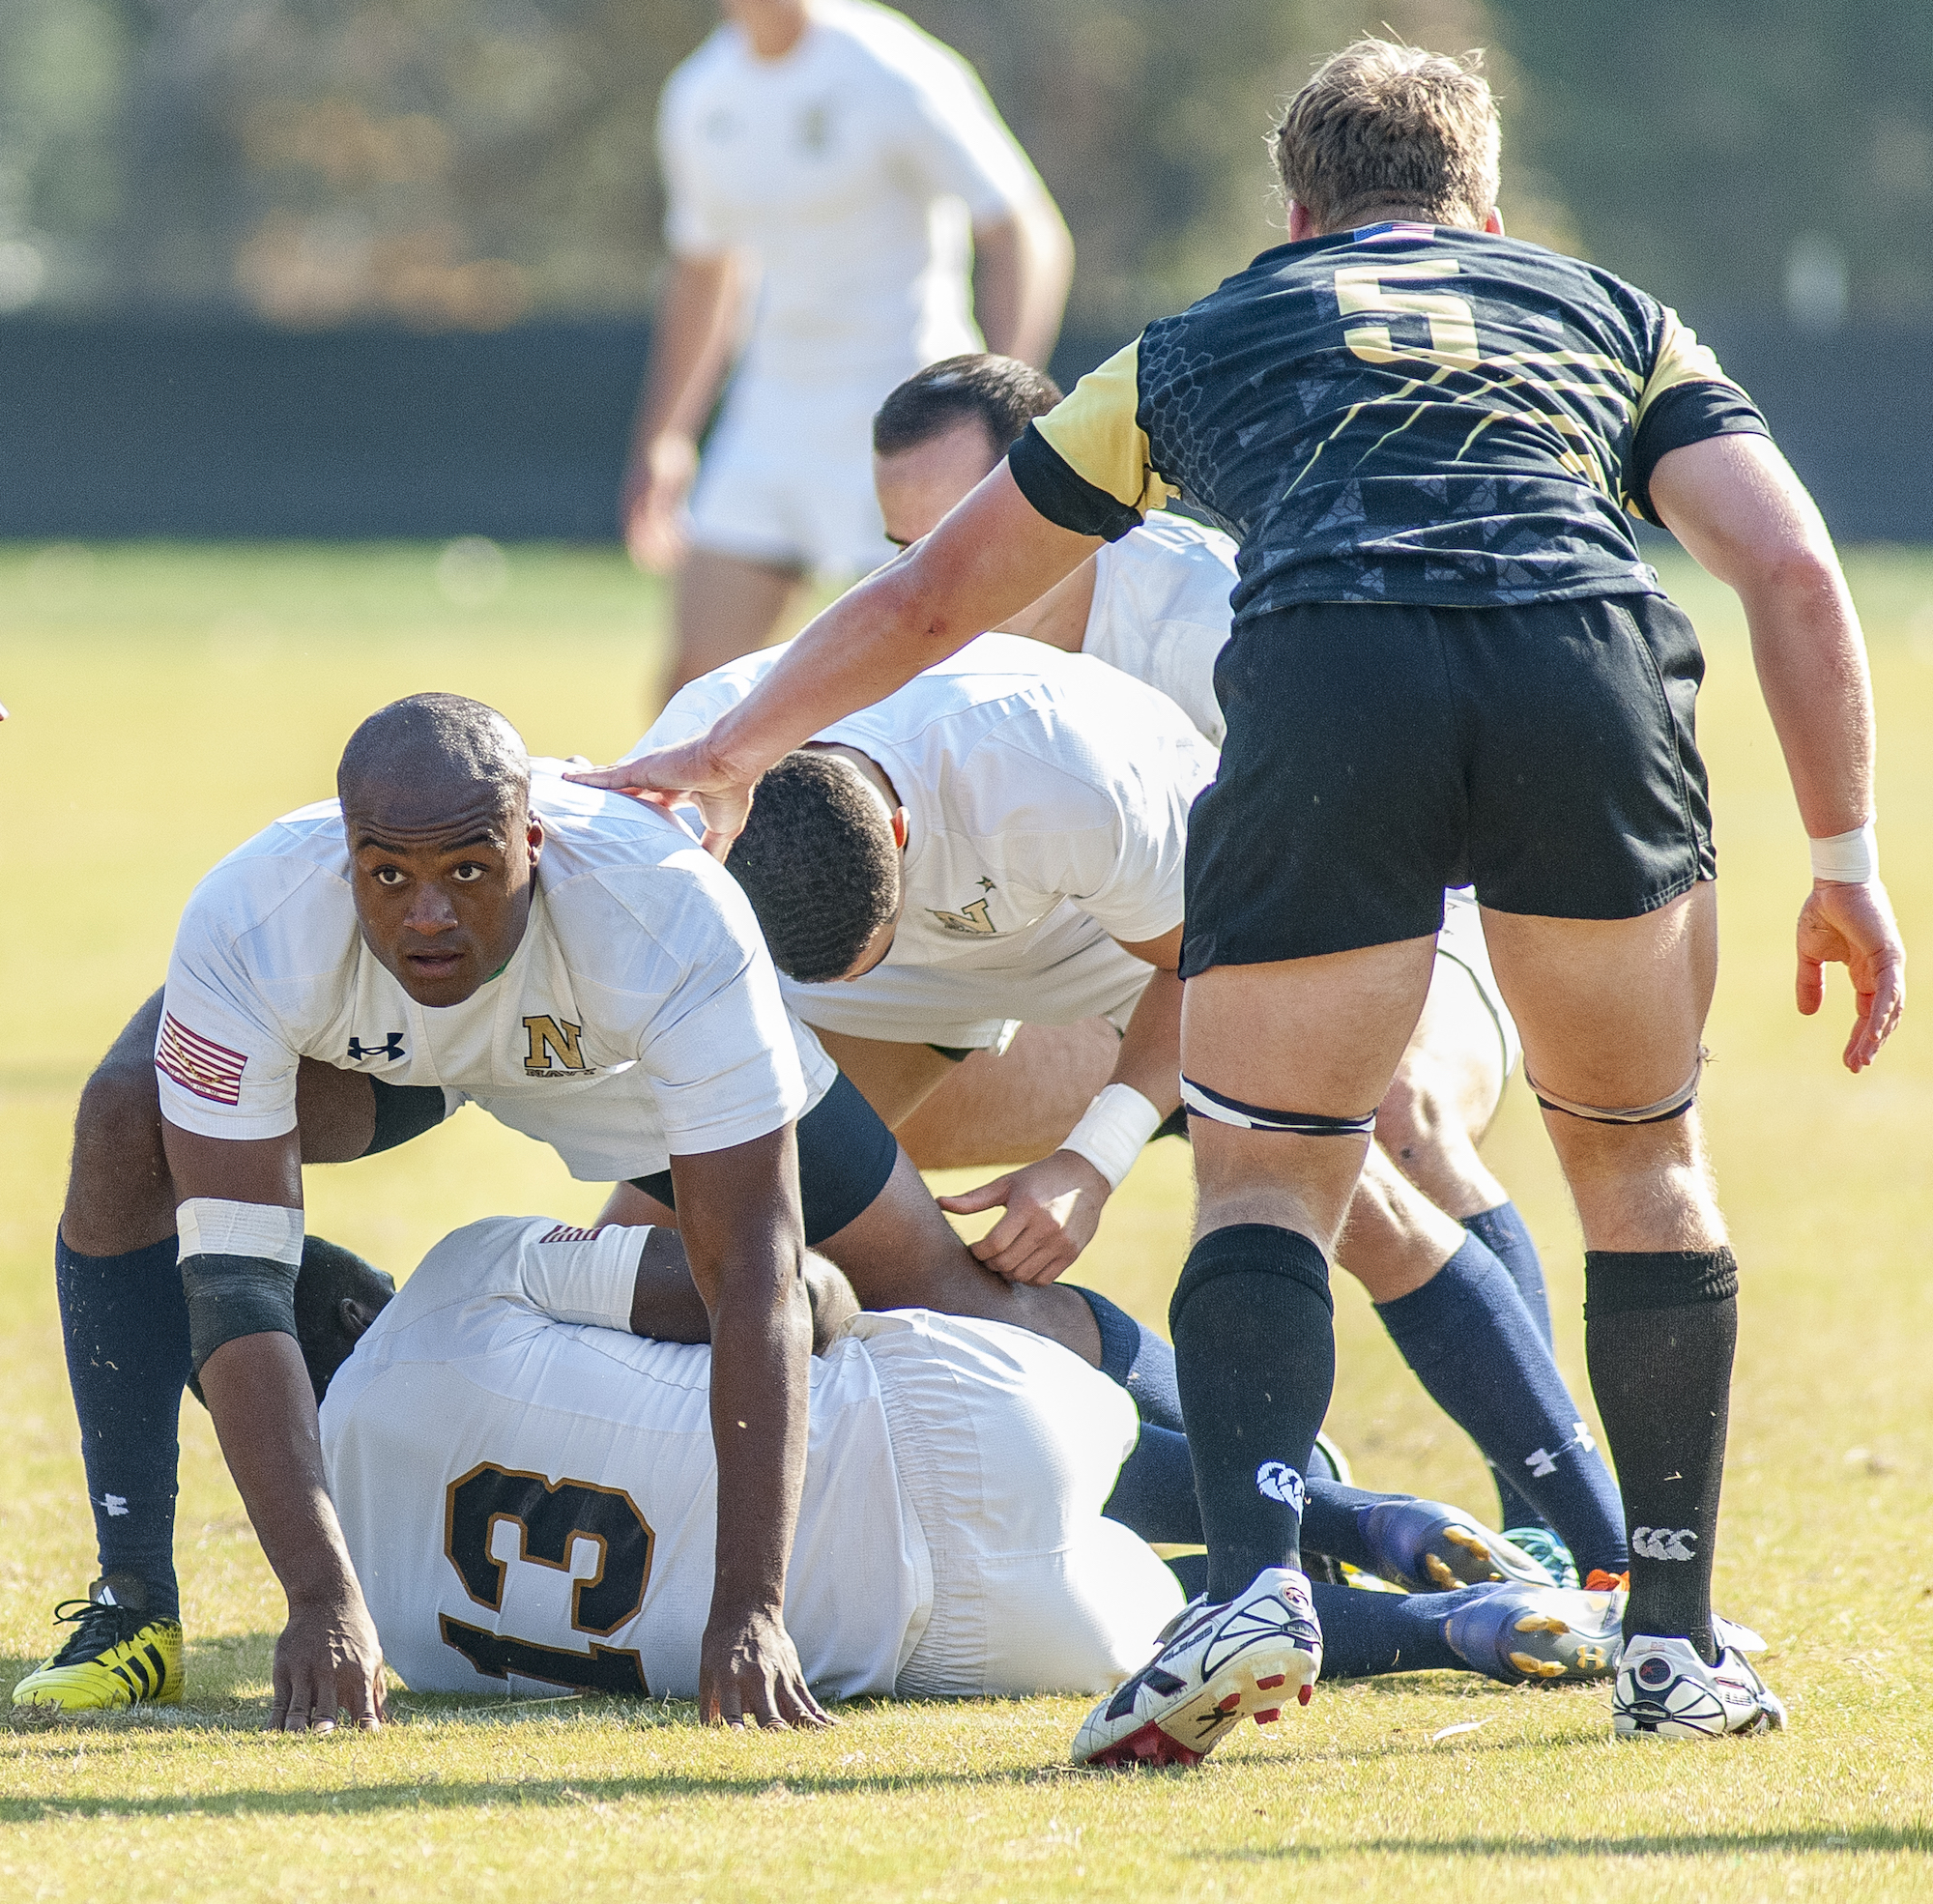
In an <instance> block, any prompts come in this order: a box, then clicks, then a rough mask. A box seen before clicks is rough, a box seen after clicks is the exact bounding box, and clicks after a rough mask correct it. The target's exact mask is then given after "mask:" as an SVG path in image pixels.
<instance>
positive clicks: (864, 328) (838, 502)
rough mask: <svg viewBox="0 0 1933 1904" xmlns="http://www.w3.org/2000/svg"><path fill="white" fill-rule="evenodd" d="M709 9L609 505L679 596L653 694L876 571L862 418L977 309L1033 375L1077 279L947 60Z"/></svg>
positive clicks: (878, 555)
mask: <svg viewBox="0 0 1933 1904" xmlns="http://www.w3.org/2000/svg"><path fill="white" fill-rule="evenodd" d="M723 11H724V14H725V16H726V17H725V21H724V23H723V24H722V25H721V26H719V28H718V29H717V30H716V32H714V33H713V34H712V35H711V37H710V38H709V39H708V40H707V41H706V43H704V44H703V45H702V46H701V47H699V49H698V50H697V51H696V52H695V53H693V54H692V56H691V57H690V58H689V59H688V60H686V61H685V62H684V64H683V65H682V66H680V67H679V68H678V71H677V72H675V73H673V75H672V77H671V80H670V82H669V84H668V85H667V86H666V88H665V92H664V98H663V101H662V102H661V105H660V107H659V118H658V146H659V152H660V156H661V162H662V165H663V170H664V178H665V186H666V193H667V198H668V201H669V205H668V211H667V215H666V223H665V233H666V241H667V244H668V245H669V248H670V250H671V252H672V256H673V259H674V264H673V269H672V276H671V282H670V285H669V287H668V288H667V290H666V293H665V296H664V300H663V303H662V304H661V305H660V307H659V313H658V319H657V325H656V329H655V332H654V333H653V338H652V346H651V360H650V364H649V368H648V370H647V372H646V377H645V389H644V395H643V398H642V401H641V404H640V407H639V412H638V419H637V425H636V430H635V435H634V440H633V445H632V451H631V461H630V467H629V470H628V472H627V474H626V476H625V480H624V490H623V497H622V502H621V513H622V516H623V524H624V534H625V539H626V541H627V543H628V544H629V547H630V551H631V555H632V557H633V559H634V560H635V561H636V562H638V563H640V564H641V565H642V566H644V567H646V568H648V569H651V570H653V571H655V572H657V573H660V574H663V573H672V574H674V575H675V576H676V583H675V591H674V599H675V625H676V633H677V653H676V656H675V658H674V661H673V665H672V673H671V678H670V680H669V681H668V683H667V684H666V692H667V693H670V692H675V691H676V690H677V689H678V688H679V687H681V686H682V685H683V684H684V683H685V682H686V681H688V680H690V679H691V678H693V677H695V676H697V675H702V674H704V673H705V672H706V671H707V670H708V669H711V668H715V667H717V666H718V665H719V663H721V662H724V661H729V660H731V659H732V658H733V657H734V656H735V655H738V654H743V653H745V652H747V651H748V650H749V649H755V648H757V647H759V646H760V645H761V644H762V643H764V642H765V640H766V639H767V638H768V637H769V636H770V634H771V632H772V629H773V627H774V625H775V624H776V623H777V621H778V619H779V617H780V615H781V613H782V612H783V611H784V608H785V605H786V602H787V600H788V598H789V597H790V595H791V594H792V592H793V588H794V586H795V585H796V584H797V583H798V582H799V581H800V580H801V579H803V578H804V577H805V576H806V575H808V574H810V573H814V572H818V573H822V574H825V575H828V576H832V577H836V578H842V579H843V578H850V577H851V576H854V575H859V574H863V573H865V572H866V570H868V569H870V568H873V567H876V566H877V565H878V564H879V563H881V562H883V561H884V560H885V559H886V557H887V556H888V555H889V554H890V553H891V552H890V550H889V549H888V548H887V546H886V544H885V541H884V539H883V537H882V535H881V534H880V517H879V508H878V505H876V503H875V502H874V500H873V485H872V475H871V469H870V463H869V431H870V426H871V421H872V415H873V411H874V408H875V407H876V406H877V405H878V403H879V401H880V398H881V397H882V396H884V395H885V393H886V391H887V390H889V389H892V387H893V386H894V385H895V384H897V383H898V382H900V380H901V379H902V378H904V377H907V376H909V375H910V374H911V373H912V372H913V371H914V370H917V369H918V368H919V367H920V366H921V365H922V364H924V363H931V362H932V361H934V360H935V359H937V358H943V357H950V356H952V355H954V354H955V353H956V352H959V351H964V350H971V349H973V348H975V347H976V346H977V345H978V344H979V342H980V336H979V335H978V334H976V332H975V328H974V315H975V311H976V309H977V313H978V317H979V324H980V330H981V332H984V334H985V339H986V342H987V344H988V345H989V346H990V347H991V348H992V349H994V350H996V351H1001V352H1004V353H1006V354H1008V355H1010V356H1014V357H1019V358H1023V359H1025V360H1027V361H1031V362H1045V361H1046V359H1047V354H1048V352H1049V351H1050V350H1052V348H1053V340H1054V336H1055V334H1056V333H1057V332H1058V331H1059V328H1060V313H1061V309H1062V306H1063V305H1064V303H1065V302H1066V298H1067V285H1068V280H1069V278H1070V276H1071V274H1072V272H1073V259H1074V254H1073V246H1072V245H1071V243H1070V241H1069V239H1068V237H1067V231H1066V227H1065V225H1064V224H1063V223H1062V222H1061V218H1060V214H1059V212H1058V211H1057V210H1056V209H1055V207H1054V205H1053V200H1052V199H1051V198H1050V197H1049V196H1048V193H1047V189H1046V188H1045V187H1044V186H1043V185H1042V184H1041V182H1040V179H1039V177H1038V175H1037V174H1036V173H1035V172H1034V169H1033V167H1032V165H1031V164H1030V163H1029V162H1028V160H1027V158H1026V155H1025V154H1024V152H1022V150H1021V149H1020V146H1019V145H1018V144H1017V143H1016V141H1015V139H1014V137H1013V134H1012V133H1011V132H1009V131H1008V130H1007V129H1006V127H1005V126H1004V125H1002V124H1001V122H1000V118H999V115H998V114H997V113H996V112H995V109H994V106H993V103H992V101H990V100H989V99H988V98H987V95H986V92H985V91H984V89H983V88H982V87H981V85H980V82H979V79H978V78H977V76H976V75H975V74H974V72H973V71H972V69H971V68H970V67H969V66H967V64H966V62H965V61H964V60H963V59H961V58H960V56H959V55H958V54H957V53H954V52H953V51H952V50H951V49H950V48H948V47H946V46H943V45H941V44H940V43H938V41H936V40H934V39H932V38H930V37H929V36H928V35H926V34H924V33H922V32H921V31H920V30H919V29H918V28H917V27H915V26H914V25H913V24H912V23H911V22H910V21H909V20H908V19H906V18H905V17H904V16H903V15H901V14H896V13H894V12H892V11H890V10H889V9H887V8H884V7H880V6H875V5H873V4H871V0H724V7H723ZM969 239H970V258H971V267H970V290H969V263H968V260H969ZM735 355H736V358H737V367H736V374H735V375H734V377H733V381H732V386H731V389H730V391H729V392H728V394H727V397H726V401H725V408H724V412H723V415H722V416H721V417H720V418H719V420H718V425H717V428H716V430H715V431H714V432H713V434H712V436H711V439H710V441H709V443H708V444H707V448H706V454H705V460H704V466H703V469H702V470H701V469H700V467H699V459H698V447H697V446H698V439H699V437H700V435H701V433H702V432H703V430H704V428H705V425H706V421H707V418H708V417H709V415H710V412H711V406H712V402H713V400H714V398H715V397H716V395H717V392H718V388H719V385H720V382H721V381H722V380H723V378H724V376H725V374H726V372H727V370H728V368H729V367H730V366H731V364H732V361H733V359H734V357H735ZM694 481H695V487H694ZM687 501H688V503H689V510H688V513H687Z"/></svg>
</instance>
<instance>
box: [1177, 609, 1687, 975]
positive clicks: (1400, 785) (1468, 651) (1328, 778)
mask: <svg viewBox="0 0 1933 1904" xmlns="http://www.w3.org/2000/svg"><path fill="white" fill-rule="evenodd" d="M1704 672H1705V662H1704V656H1703V655H1702V653H1701V652H1700V651H1699V648H1698V638H1697V635H1696V633H1695V632H1694V631H1693V629H1692V626H1691V623H1690V621H1689V620H1688V619H1687V618H1686V617H1685V616H1684V615H1683V614H1682V613H1680V611H1679V610H1678V609H1677V608H1675V607H1673V605H1672V604H1671V603H1670V602H1668V601H1666V600H1665V599H1664V598H1663V597H1662V596H1661V595H1610V596H1600V597H1597V598H1595V599H1588V600H1582V601H1561V602H1536V603H1531V604H1529V605H1527V606H1524V607H1518V608H1415V607H1407V606H1399V605H1380V604H1373V603H1343V602H1337V603H1327V602H1316V603H1305V604H1302V605H1300V606H1298V607H1294V608H1288V609H1284V610H1283V611H1281V612H1280V613H1278V614H1275V615H1272V616H1267V617H1263V618H1259V619H1257V620H1254V621H1249V622H1246V623H1243V624H1240V625H1238V628H1237V631H1236V633H1235V636H1234V638H1233V639H1232V640H1231V641H1230V642H1229V643H1228V645H1227V646H1226V648H1225V649H1223V650H1222V655H1221V659H1220V660H1219V661H1218V662H1217V664H1216V668H1215V690H1216V693H1217V695H1218V696H1219V697H1220V699H1221V703H1222V707H1223V711H1224V712H1225V713H1226V716H1227V720H1228V734H1227V738H1226V740H1225V741H1224V743H1223V747H1222V764H1221V769H1220V771H1219V772H1218V773H1217V775H1216V777H1215V782H1214V784H1213V785H1212V786H1211V787H1210V788H1209V789H1208V790H1207V792H1205V793H1203V794H1202V795H1201V797H1200V798H1199V799H1198V800H1197V801H1196V803H1195V809H1194V812H1193V814H1192V815H1191V817H1190V820H1189V829H1188V925H1187V931H1186V935H1185V942H1184V944H1183V947H1182V954H1181V975H1182V976H1183V977H1184V978H1190V977H1193V976H1194V975H1195V974H1196V973H1197V972H1203V971H1206V970H1208V969H1209V968H1210V967H1211V966H1249V965H1261V964H1266V963H1268V962H1270V961H1273V960H1278V959H1306V958H1313V957H1317V956H1319V955H1321V954H1323V953H1329V952H1347V951H1352V950H1354V949H1356V948H1357V947H1359V946H1365V945H1384V944H1389V943H1391V942H1393V941H1395V940H1398V939H1404V938H1423V937H1425V936H1426V935H1428V934H1430V933H1434V932H1435V931H1436V930H1437V929H1438V928H1439V927H1440V926H1441V925H1442V923H1443V890H1444V888H1445V887H1446V886H1457V885H1470V884H1474V885H1475V887H1476V889H1477V897H1478V899H1479V900H1480V901H1481V902H1482V903H1483V904H1484V905H1486V906H1488V907H1493V908H1494V909H1497V910H1498V911H1502V912H1520V913H1533V914H1542V915H1544V916H1548V917H1553V918H1563V919H1627V918H1634V917H1636V916H1637V915H1638V914H1640V913H1644V912H1650V911H1654V910H1656V909H1658V908H1659V907H1660V906H1663V905H1665V904H1667V903H1668V902H1669V901H1671V900H1673V899H1676V898H1677V897H1679V895H1680V894H1682V893H1685V892H1688V891H1689V890H1690V888H1691V887H1692V886H1693V885H1694V884H1696V883H1697V882H1698V881H1699V880H1709V879H1711V878H1712V877H1713V876H1714V874H1715V873H1716V871H1717V861H1716V858H1715V855H1714V852H1713V848H1712V816H1711V808H1710V805H1709V803H1708V800H1707V790H1706V780H1705V766H1704V763H1703V762H1702V761H1701V760H1700V759H1699V757H1698V747H1697V741H1696V738H1695V732H1694V723H1693V709H1694V706H1695V703H1696V700H1697V695H1698V685H1699V682H1700V681H1701V680H1702V679H1703V678H1704Z"/></svg>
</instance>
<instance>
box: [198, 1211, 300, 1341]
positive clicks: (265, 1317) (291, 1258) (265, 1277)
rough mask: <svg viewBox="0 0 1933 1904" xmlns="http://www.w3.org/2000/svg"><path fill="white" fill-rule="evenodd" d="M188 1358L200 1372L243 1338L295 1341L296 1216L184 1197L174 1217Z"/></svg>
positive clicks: (289, 1213)
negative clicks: (185, 1309)
mask: <svg viewBox="0 0 1933 1904" xmlns="http://www.w3.org/2000/svg"><path fill="white" fill-rule="evenodd" d="M175 1224H176V1227H177V1229H178V1230H179V1231H180V1235H181V1254H180V1258H179V1260H180V1263H181V1279H182V1291H183V1293H184V1294H185V1295H186V1296H187V1298H188V1350H189V1355H190V1359H191V1360H192V1363H193V1366H194V1371H195V1373H196V1374H197V1375H199V1374H200V1372H201V1368H202V1364H203V1363H205V1362H206V1361H207V1360H208V1358H209V1357H210V1356H211V1355H213V1354H214V1353H215V1351H216V1349H218V1348H219V1347H221V1345H222V1344H223V1343H224V1342H232V1341H236V1340H237V1339H238V1338H240V1337H243V1336H263V1335H285V1336H293V1335H294V1334H295V1333H296V1278H297V1277H298V1276H299V1275H300V1274H301V1273H302V1254H303V1213H302V1212H301V1211H300V1210H285V1209H283V1208H282V1207H281V1206H280V1205H279V1204H274V1203H233V1202H230V1201H228V1200H227V1199H226V1198H225V1197H189V1198H188V1201H187V1202H186V1203H184V1204H183V1205H182V1206H181V1208H180V1209H179V1210H178V1211H176V1213H175Z"/></svg>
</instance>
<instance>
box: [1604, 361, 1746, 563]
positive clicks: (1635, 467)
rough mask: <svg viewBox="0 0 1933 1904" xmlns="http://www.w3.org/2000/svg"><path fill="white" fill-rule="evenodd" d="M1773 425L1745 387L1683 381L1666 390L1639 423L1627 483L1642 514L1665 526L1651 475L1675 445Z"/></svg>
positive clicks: (1740, 433) (1658, 526)
mask: <svg viewBox="0 0 1933 1904" xmlns="http://www.w3.org/2000/svg"><path fill="white" fill-rule="evenodd" d="M1771 434H1772V428H1771V426H1770V425H1769V424H1768V423H1767V422H1766V420H1765V418H1764V417H1763V416H1762V415H1761V414H1760V412H1759V408H1758V406H1757V405H1756V404H1755V403H1753V401H1752V400H1751V398H1750V397H1748V396H1747V395H1746V394H1745V391H1744V390H1742V389H1737V388H1736V387H1735V386H1733V385H1731V384H1713V383H1693V384H1678V385H1675V386H1673V388H1672V389H1668V390H1666V391H1665V392H1664V394H1663V395H1662V396H1660V397H1659V399H1658V401H1657V402H1656V403H1654V404H1653V405H1652V406H1651V408H1650V409H1649V410H1647V411H1646V412H1645V416H1644V421H1643V422H1642V423H1640V424H1639V425H1638V427H1637V435H1636V437H1635V438H1634V439H1633V440H1632V443H1631V461H1630V471H1629V473H1628V475H1627V478H1626V479H1627V481H1628V483H1629V485H1630V497H1631V501H1632V502H1634V503H1635V504H1636V505H1637V508H1638V513H1639V514H1640V515H1641V516H1643V517H1644V519H1645V521H1646V522H1648V523H1650V524H1651V525H1652V526H1653V527H1654V528H1655V529H1662V528H1663V527H1664V524H1663V522H1662V520H1661V519H1660V518H1659V513H1658V511H1657V510H1656V509H1655V508H1653V507H1652V504H1651V473H1652V471H1654V470H1655V469H1657V468H1658V465H1659V459H1660V458H1662V457H1664V456H1667V455H1669V454H1670V452H1671V451H1672V450H1674V449H1684V448H1687V447H1689V446H1690V445H1691V444H1694V443H1706V442H1709V441H1710V440H1711V439H1712V438H1713V437H1715V436H1765V437H1769V436H1770V435H1771Z"/></svg>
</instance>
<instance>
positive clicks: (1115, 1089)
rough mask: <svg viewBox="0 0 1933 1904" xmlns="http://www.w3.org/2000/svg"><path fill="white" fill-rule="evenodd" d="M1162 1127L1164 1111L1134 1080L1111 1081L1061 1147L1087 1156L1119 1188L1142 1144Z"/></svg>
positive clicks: (1139, 1152)
mask: <svg viewBox="0 0 1933 1904" xmlns="http://www.w3.org/2000/svg"><path fill="white" fill-rule="evenodd" d="M1160 1128H1161V1112H1160V1111H1157V1110H1156V1109H1155V1108H1154V1106H1153V1105H1151V1104H1150V1103H1149V1102H1148V1101H1147V1099H1146V1098H1144V1097H1142V1096H1141V1094H1140V1092H1139V1091H1138V1090H1136V1089H1135V1087H1134V1086H1133V1085H1132V1084H1110V1085H1108V1087H1107V1088H1106V1089H1105V1090H1103V1091H1102V1093H1101V1095H1100V1096H1099V1097H1097V1098H1096V1099H1095V1100H1094V1102H1093V1103H1092V1104H1090V1105H1089V1106H1088V1107H1087V1109H1086V1111H1083V1112H1082V1118H1081V1121H1080V1123H1078V1124H1076V1125H1075V1127H1074V1129H1073V1130H1072V1131H1071V1132H1069V1134H1068V1137H1067V1141H1066V1142H1065V1143H1063V1144H1062V1145H1061V1146H1060V1147H1061V1149H1063V1150H1071V1151H1073V1153H1074V1154H1075V1156H1077V1157H1084V1158H1086V1160H1087V1161H1088V1163H1090V1164H1092V1165H1093V1167H1094V1168H1096V1169H1097V1170H1099V1171H1100V1172H1101V1174H1102V1175H1103V1176H1104V1177H1106V1178H1107V1179H1108V1188H1109V1189H1110V1190H1118V1189H1120V1187H1121V1179H1122V1178H1123V1177H1124V1176H1126V1175H1127V1173H1128V1172H1129V1171H1130V1170H1131V1169H1132V1168H1134V1163H1135V1159H1136V1158H1137V1157H1139V1156H1140V1154H1141V1146H1142V1145H1143V1144H1145V1143H1146V1142H1147V1140H1148V1139H1149V1138H1151V1137H1153V1136H1154V1134H1155V1132H1156V1131H1158V1130H1160Z"/></svg>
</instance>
